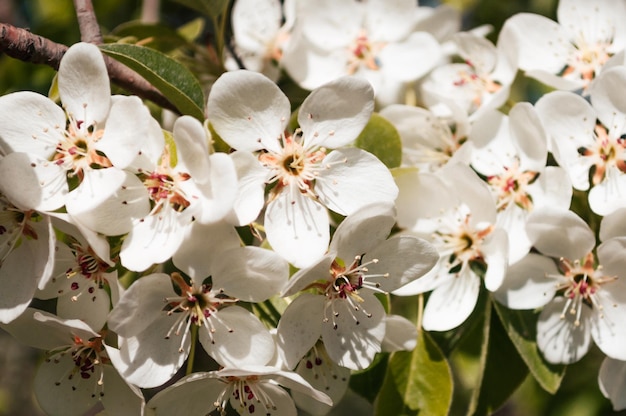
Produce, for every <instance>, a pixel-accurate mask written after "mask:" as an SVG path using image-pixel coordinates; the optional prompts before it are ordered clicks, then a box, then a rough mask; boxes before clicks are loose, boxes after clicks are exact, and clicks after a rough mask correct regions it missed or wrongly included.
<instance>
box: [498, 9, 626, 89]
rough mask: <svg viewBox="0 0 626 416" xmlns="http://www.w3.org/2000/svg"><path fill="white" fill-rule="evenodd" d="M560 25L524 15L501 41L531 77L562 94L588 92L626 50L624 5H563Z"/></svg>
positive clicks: (507, 28) (506, 30)
mask: <svg viewBox="0 0 626 416" xmlns="http://www.w3.org/2000/svg"><path fill="white" fill-rule="evenodd" d="M556 13H557V20H558V23H557V22H554V21H552V20H550V19H548V18H546V17H544V16H540V15H536V14H530V13H519V14H516V15H514V16H513V17H511V18H509V19H508V20H507V21H506V22H505V24H504V26H503V28H502V31H501V33H500V39H499V42H500V43H502V45H503V46H505V47H506V49H507V50H508V51H510V53H511V54H512V55H514V57H515V58H514V59H516V60H517V62H518V66H519V68H520V69H522V70H523V71H525V72H526V75H527V76H530V77H533V78H536V79H538V80H539V81H541V82H543V83H545V84H547V85H550V86H552V87H555V88H557V89H561V90H578V89H581V88H583V89H586V88H587V87H588V86H589V84H590V83H591V81H593V79H594V78H595V77H597V76H598V75H599V74H600V72H601V71H602V68H603V67H604V66H605V65H606V63H607V61H609V59H610V58H611V57H612V56H613V55H615V54H617V53H619V52H621V51H622V50H623V49H624V47H625V46H626V28H624V25H623V24H622V22H623V21H624V19H626V7H625V5H624V2H622V1H613V0H598V1H593V2H589V1H586V0H560V1H559V6H558V8H557V12H556Z"/></svg>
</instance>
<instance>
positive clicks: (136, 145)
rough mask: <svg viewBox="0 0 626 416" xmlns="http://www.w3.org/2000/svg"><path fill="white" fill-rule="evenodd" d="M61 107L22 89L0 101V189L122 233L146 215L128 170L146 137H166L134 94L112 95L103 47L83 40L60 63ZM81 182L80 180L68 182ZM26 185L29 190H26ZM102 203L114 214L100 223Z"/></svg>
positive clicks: (18, 200) (30, 204)
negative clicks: (97, 217)
mask: <svg viewBox="0 0 626 416" xmlns="http://www.w3.org/2000/svg"><path fill="white" fill-rule="evenodd" d="M58 88H59V96H60V98H61V101H62V104H63V108H61V107H59V106H57V105H56V103H54V102H53V101H52V100H50V99H48V98H47V97H44V96H42V95H39V94H36V93H32V92H26V91H20V92H16V93H12V94H8V95H5V96H3V97H1V98H0V137H1V138H2V139H1V140H0V148H2V151H3V153H4V154H5V155H6V156H5V157H4V158H3V159H2V160H0V172H1V173H2V176H3V178H5V180H3V181H2V182H0V191H1V192H2V193H3V194H5V195H6V196H7V197H8V198H9V199H10V200H12V201H13V202H14V203H15V204H17V205H20V206H22V207H25V208H29V209H34V210H38V211H53V210H56V209H58V208H61V207H62V206H63V205H65V207H66V209H67V212H68V213H69V214H70V215H71V216H72V217H74V218H75V219H76V220H77V221H79V222H80V223H81V224H83V225H84V226H86V227H91V228H93V229H94V231H98V232H102V233H104V234H107V235H119V234H123V233H126V232H127V231H129V230H130V227H131V221H132V219H135V218H138V217H140V216H142V215H145V213H147V211H148V210H149V205H148V201H147V200H145V199H143V198H140V195H141V190H140V188H139V187H136V186H134V185H137V179H136V178H134V177H133V175H132V174H131V173H129V172H126V171H124V170H123V169H125V168H126V167H127V166H129V165H130V164H131V163H132V161H133V160H134V159H135V157H136V156H137V154H138V152H139V149H140V146H141V144H142V142H143V140H142V139H144V138H149V137H153V136H161V131H160V128H159V126H158V123H157V122H156V121H155V120H154V119H152V117H151V116H150V113H149V111H148V109H147V108H146V107H145V106H144V105H143V103H142V102H141V100H139V98H137V97H121V96H120V97H113V98H112V97H111V92H110V86H109V78H108V75H107V70H106V67H105V64H104V59H103V57H102V54H101V53H100V51H99V49H98V48H97V47H96V46H94V45H91V44H87V43H78V44H76V45H73V46H72V47H70V48H69V49H68V51H67V52H66V54H65V55H64V57H63V59H62V60H61V63H60V66H59V74H58ZM68 181H69V182H71V183H74V184H75V183H76V182H78V184H77V185H74V184H73V185H72V187H71V188H70V187H69V186H68ZM22 189H28V192H22V191H21V190H22ZM103 204H109V209H111V210H114V211H115V215H109V218H108V221H107V223H106V225H105V226H101V227H97V224H95V223H94V222H93V218H92V216H93V215H94V212H96V211H97V210H98V209H99V207H102V206H103Z"/></svg>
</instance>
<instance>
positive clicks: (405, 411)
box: [374, 369, 419, 416]
mask: <svg viewBox="0 0 626 416" xmlns="http://www.w3.org/2000/svg"><path fill="white" fill-rule="evenodd" d="M418 414H419V411H418V410H411V409H409V408H408V407H407V405H406V404H405V403H404V402H403V401H402V396H400V393H399V392H398V387H397V386H396V383H395V382H394V381H393V374H392V373H391V371H390V370H389V369H388V370H387V373H386V374H385V379H384V380H383V386H382V387H381V389H380V392H379V393H378V396H377V397H376V401H375V402H374V415H375V416H388V415H398V416H417V415H418Z"/></svg>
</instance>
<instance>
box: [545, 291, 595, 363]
mask: <svg viewBox="0 0 626 416" xmlns="http://www.w3.org/2000/svg"><path fill="white" fill-rule="evenodd" d="M581 308H582V313H581V319H580V325H578V326H575V325H574V320H575V318H576V316H575V315H572V314H570V313H569V310H565V299H564V298H562V297H557V298H555V299H554V300H553V301H552V302H550V303H548V304H547V305H546V306H545V307H544V308H543V310H542V311H541V314H540V315H539V321H538V322H537V346H538V347H539V350H541V352H542V353H543V356H544V357H545V359H546V360H547V361H548V362H550V363H553V364H571V363H574V362H576V361H578V360H580V359H581V358H582V357H583V356H584V355H585V354H586V353H587V351H588V350H589V347H590V345H591V331H590V328H589V314H590V313H591V311H590V310H589V308H588V307H587V306H586V305H584V304H583V305H581ZM563 312H565V317H564V318H561V313H563Z"/></svg>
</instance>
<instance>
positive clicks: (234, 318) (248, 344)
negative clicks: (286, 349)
mask: <svg viewBox="0 0 626 416" xmlns="http://www.w3.org/2000/svg"><path fill="white" fill-rule="evenodd" d="M208 319H209V320H210V321H211V325H212V326H213V328H215V332H212V333H211V334H209V328H199V331H198V332H199V340H200V343H201V344H202V346H203V347H204V349H205V351H206V352H207V353H208V354H209V355H210V356H211V357H213V358H214V359H215V361H217V362H218V363H220V364H221V365H222V366H226V367H231V366H232V367H235V368H238V367H240V366H245V365H250V364H253V365H265V364H267V363H268V362H269V361H270V360H271V359H272V357H273V356H274V351H275V344H274V339H273V338H272V336H271V334H270V333H269V331H268V330H267V328H266V327H265V326H264V325H263V324H262V323H261V321H259V318H257V317H256V316H255V315H253V314H251V313H250V312H248V311H247V310H245V309H244V308H242V307H240V306H236V305H234V306H229V307H226V308H224V309H220V310H219V311H218V312H216V313H215V314H213V315H211V316H210V317H209V318H208Z"/></svg>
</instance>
